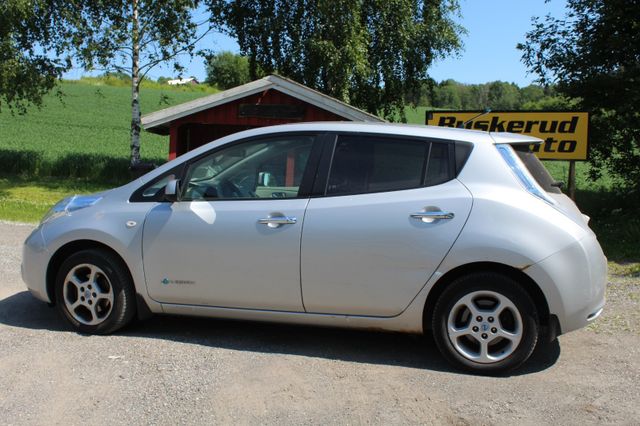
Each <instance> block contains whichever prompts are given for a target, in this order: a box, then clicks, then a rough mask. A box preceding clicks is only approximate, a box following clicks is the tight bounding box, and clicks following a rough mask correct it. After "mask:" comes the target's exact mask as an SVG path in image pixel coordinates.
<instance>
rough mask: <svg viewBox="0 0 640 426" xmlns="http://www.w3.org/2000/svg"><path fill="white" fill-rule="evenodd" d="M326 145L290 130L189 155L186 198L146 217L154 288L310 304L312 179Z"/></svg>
mask: <svg viewBox="0 0 640 426" xmlns="http://www.w3.org/2000/svg"><path fill="white" fill-rule="evenodd" d="M314 147H315V148H314ZM318 149H319V147H318V146H317V138H316V136H315V135H310V134H294V135H291V134H282V135H279V136H273V137H270V138H267V139H264V138H262V139H257V140H249V141H244V142H241V143H234V144H232V145H225V146H222V147H221V148H218V149H215V150H214V151H213V152H210V153H207V154H206V155H204V156H200V157H199V158H197V159H195V160H194V161H191V162H190V163H189V164H188V165H187V166H186V167H185V168H184V172H183V179H182V181H181V182H180V186H181V190H180V198H179V201H177V202H173V203H161V204H158V205H157V206H155V207H154V208H153V209H151V211H150V212H149V214H148V215H147V218H146V220H145V224H144V236H143V259H144V260H143V262H144V270H145V277H146V281H147V289H148V291H149V295H150V296H151V297H152V298H153V299H154V300H156V301H159V302H164V303H179V304H193V305H208V306H219V307H233V308H249V309H272V310H286V311H302V310H303V308H302V301H301V292H300V238H301V230H302V220H303V218H304V211H305V208H306V206H307V203H308V195H307V193H308V191H307V190H306V189H305V187H306V186H309V185H310V183H308V182H311V181H312V180H313V178H314V174H315V169H314V168H313V167H314V164H315V163H317V160H314V159H313V158H314V156H315V157H317V155H316V154H313V155H312V153H314V152H316V151H317V150H318Z"/></svg>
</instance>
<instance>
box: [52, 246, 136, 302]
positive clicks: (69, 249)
mask: <svg viewBox="0 0 640 426" xmlns="http://www.w3.org/2000/svg"><path fill="white" fill-rule="evenodd" d="M91 249H94V250H95V249H97V250H103V251H106V252H109V253H110V254H112V255H113V256H115V257H116V259H118V261H119V262H120V263H121V264H122V266H123V267H124V268H125V271H127V274H129V278H130V279H131V282H133V276H132V274H131V270H130V269H129V266H128V265H127V262H125V260H124V259H123V258H122V256H121V255H120V254H119V253H118V252H117V251H115V250H114V249H112V248H111V247H109V246H108V245H106V244H104V243H101V242H99V241H95V240H75V241H70V242H68V243H66V244H64V245H63V246H61V247H60V248H58V250H56V252H55V253H54V254H53V256H51V260H49V264H48V265H47V275H46V285H47V295H48V296H49V300H51V304H52V305H55V304H56V295H55V293H56V292H55V285H56V275H57V273H58V270H59V269H60V266H62V263H63V262H64V261H65V260H66V259H67V258H68V257H69V256H71V255H72V254H74V253H77V252H79V251H82V250H91Z"/></svg>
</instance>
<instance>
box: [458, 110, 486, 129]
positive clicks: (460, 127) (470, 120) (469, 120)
mask: <svg viewBox="0 0 640 426" xmlns="http://www.w3.org/2000/svg"><path fill="white" fill-rule="evenodd" d="M490 112H491V108H486V109H485V110H484V111H483V112H481V113H480V114H478V115H476V116H475V117H472V118H470V119H468V120H467V121H465V122H464V123H460V124H458V129H464V128H465V127H467V124H469V123H471V122H472V121H473V120H475V119H476V118H478V117H482V116H483V115H485V114H489V113H490Z"/></svg>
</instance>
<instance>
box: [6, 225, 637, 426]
mask: <svg viewBox="0 0 640 426" xmlns="http://www.w3.org/2000/svg"><path fill="white" fill-rule="evenodd" d="M30 230H31V227H30V226H28V225H16V224H6V223H4V224H3V223H0V413H1V414H0V424H81V423H82V424H105V423H107V422H109V423H113V424H166V425H169V424H202V423H234V424H257V423H260V424H303V423H304V424H328V423H330V424H424V423H428V424H433V423H437V424H514V423H518V424H540V423H547V424H548V423H555V424H580V425H582V424H588V423H592V424H593V423H598V424H600V423H619V424H639V423H640V328H639V324H640V314H639V313H640V307H639V306H640V279H638V278H622V277H611V282H610V284H609V289H608V294H609V303H608V305H607V308H606V312H605V314H604V317H603V318H602V319H601V320H600V321H599V322H598V323H597V324H596V326H595V327H593V328H591V329H586V330H581V331H578V332H575V333H571V334H568V335H566V336H562V337H560V339H559V341H557V342H555V343H554V344H551V345H548V346H546V347H544V348H542V349H541V350H539V351H538V352H537V353H536V354H535V355H534V359H532V360H531V361H530V362H529V363H528V364H527V365H526V366H525V368H524V369H521V370H519V371H517V372H516V373H515V374H514V375H512V376H510V377H501V378H491V377H476V376H471V375H465V374H460V373H458V372H456V371H454V370H452V369H450V368H449V366H448V365H447V364H446V363H445V362H444V361H443V360H442V358H441V357H440V355H439V353H438V352H437V350H436V349H435V347H434V345H433V341H432V340H431V339H430V338H427V339H421V338H419V337H415V336H405V335H396V334H381V333H366V332H355V331H348V330H332V329H321V328H304V327H291V326H279V325H266V324H258V323H243V322H230V321H220V320H207V319H190V318H176V317H159V316H157V317H154V318H152V319H150V320H148V321H146V322H144V323H139V324H135V325H134V326H132V327H129V328H127V329H126V330H125V331H123V332H120V333H118V334H117V335H113V336H106V337H97V336H81V335H79V334H77V333H75V332H73V331H70V330H69V328H68V327H67V325H66V324H65V323H64V322H63V320H62V319H61V318H60V317H59V316H58V315H57V313H56V311H55V310H54V309H51V308H49V307H47V306H46V305H45V304H43V303H41V302H38V301H36V300H35V299H34V298H32V297H31V295H30V294H29V293H28V292H27V291H26V289H25V287H24V285H23V284H22V282H21V279H20V247H21V244H22V241H23V240H24V238H25V237H26V236H27V235H28V233H29V232H30Z"/></svg>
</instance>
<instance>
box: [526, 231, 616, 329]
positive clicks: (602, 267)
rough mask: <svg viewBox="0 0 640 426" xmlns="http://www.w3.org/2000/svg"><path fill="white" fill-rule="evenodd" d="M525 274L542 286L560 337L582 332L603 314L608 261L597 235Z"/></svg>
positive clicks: (561, 251) (563, 251) (585, 239)
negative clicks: (572, 332) (561, 334)
mask: <svg viewBox="0 0 640 426" xmlns="http://www.w3.org/2000/svg"><path fill="white" fill-rule="evenodd" d="M524 272H525V273H526V274H527V275H529V276H530V277H531V278H532V279H533V280H534V281H535V282H536V283H538V285H539V286H540V288H541V290H542V292H543V293H544V295H545V297H546V299H547V303H548V305H549V311H550V312H549V313H550V314H551V315H555V316H556V317H557V318H558V322H559V324H560V333H568V332H570V331H573V330H577V329H579V328H582V327H584V326H586V325H587V324H588V323H590V322H591V321H593V320H595V319H596V318H597V317H598V316H599V315H600V314H601V313H602V309H603V308H604V304H605V288H606V284H607V259H606V257H605V256H604V253H603V252H602V249H601V248H600V244H599V243H598V240H597V239H596V237H595V235H593V234H589V235H588V236H586V237H585V238H583V239H581V240H579V241H576V242H575V243H574V244H571V245H570V246H568V247H566V248H565V249H563V250H560V251H559V252H557V253H555V254H553V255H551V256H549V257H547V258H546V259H544V260H542V261H541V262H538V263H536V264H535V265H532V266H530V267H529V268H527V269H525V270H524Z"/></svg>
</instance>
